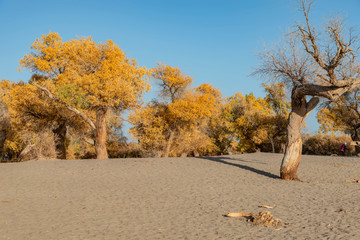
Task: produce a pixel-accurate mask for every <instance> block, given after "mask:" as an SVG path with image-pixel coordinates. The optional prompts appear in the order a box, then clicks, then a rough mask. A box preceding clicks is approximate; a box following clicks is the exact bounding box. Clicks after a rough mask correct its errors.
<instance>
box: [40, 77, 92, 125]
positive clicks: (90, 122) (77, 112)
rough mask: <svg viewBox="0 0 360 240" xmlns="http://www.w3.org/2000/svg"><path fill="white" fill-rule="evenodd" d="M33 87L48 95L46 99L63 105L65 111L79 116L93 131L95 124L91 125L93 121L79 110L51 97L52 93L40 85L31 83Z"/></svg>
mask: <svg viewBox="0 0 360 240" xmlns="http://www.w3.org/2000/svg"><path fill="white" fill-rule="evenodd" d="M33 85H34V86H35V87H37V88H39V89H40V90H41V91H43V92H44V93H46V94H47V95H48V97H49V98H50V99H52V100H54V101H55V102H58V103H60V104H63V105H64V106H65V107H66V108H67V109H69V110H70V111H72V112H73V113H75V114H76V115H78V116H80V117H81V118H82V119H83V120H84V121H85V122H86V123H87V124H89V126H90V127H91V128H92V129H93V130H95V129H96V127H95V124H94V123H93V121H91V119H90V118H88V117H87V116H86V115H85V114H84V113H82V112H80V111H79V110H77V109H76V108H73V107H71V106H70V105H69V104H67V103H65V102H63V101H62V100H61V99H59V98H57V97H55V96H54V95H52V93H51V92H50V91H49V90H48V89H47V88H45V87H42V86H40V85H38V84H37V83H35V82H34V83H33Z"/></svg>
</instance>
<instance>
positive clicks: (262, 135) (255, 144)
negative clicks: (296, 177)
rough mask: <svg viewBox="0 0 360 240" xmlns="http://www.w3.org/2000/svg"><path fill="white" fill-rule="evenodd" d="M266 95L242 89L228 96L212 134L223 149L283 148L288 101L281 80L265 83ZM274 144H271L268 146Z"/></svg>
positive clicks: (273, 150) (245, 150) (250, 150)
mask: <svg viewBox="0 0 360 240" xmlns="http://www.w3.org/2000/svg"><path fill="white" fill-rule="evenodd" d="M263 86H264V88H265V91H266V92H267V95H266V97H265V98H264V99H263V98H260V97H258V98H256V97H255V96H254V95H253V94H252V93H250V94H247V95H245V96H243V95H242V94H240V93H237V94H235V95H234V96H232V97H230V98H228V99H227V101H226V102H225V103H224V105H223V107H222V110H221V114H220V115H219V117H217V118H215V119H216V120H215V121H214V122H213V123H212V125H211V127H212V133H213V134H214V135H213V137H214V138H215V139H216V144H217V145H218V146H219V148H220V149H221V151H222V152H229V151H240V152H254V151H256V150H258V149H260V150H261V151H272V152H275V151H277V152H280V151H282V145H283V144H284V143H285V136H286V122H287V117H288V112H289V111H288V108H289V105H290V104H289V103H288V102H287V101H286V98H285V89H284V85H283V84H281V83H276V84H274V83H272V84H269V85H267V84H263ZM269 146H271V148H269Z"/></svg>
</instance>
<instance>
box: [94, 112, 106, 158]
mask: <svg viewBox="0 0 360 240" xmlns="http://www.w3.org/2000/svg"><path fill="white" fill-rule="evenodd" d="M106 113H107V109H106V108H99V109H98V110H96V123H95V126H96V128H95V131H96V136H95V151H96V158H97V159H108V153H107V150H106Z"/></svg>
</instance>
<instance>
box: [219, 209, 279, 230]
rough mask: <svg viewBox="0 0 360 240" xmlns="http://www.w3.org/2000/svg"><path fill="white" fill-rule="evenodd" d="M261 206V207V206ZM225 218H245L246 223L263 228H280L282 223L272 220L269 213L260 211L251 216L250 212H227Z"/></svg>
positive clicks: (275, 219)
mask: <svg viewBox="0 0 360 240" xmlns="http://www.w3.org/2000/svg"><path fill="white" fill-rule="evenodd" d="M262 206H263V205H262ZM226 216H227V217H247V218H248V220H247V222H250V223H252V224H253V225H257V226H260V225H261V226H265V227H276V226H281V225H282V224H283V222H282V221H281V219H278V218H274V217H273V215H272V214H271V212H270V211H262V212H259V213H258V214H257V215H253V214H252V213H250V212H232V213H231V212H229V213H228V214H226Z"/></svg>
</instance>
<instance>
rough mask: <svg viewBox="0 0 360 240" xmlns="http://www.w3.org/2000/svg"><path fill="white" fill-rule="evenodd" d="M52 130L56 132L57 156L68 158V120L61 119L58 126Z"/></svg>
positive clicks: (58, 157)
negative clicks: (66, 144) (66, 140)
mask: <svg viewBox="0 0 360 240" xmlns="http://www.w3.org/2000/svg"><path fill="white" fill-rule="evenodd" d="M52 131H53V133H54V142H55V151H56V158H57V159H66V148H65V138H66V122H65V121H59V122H58V126H57V127H56V128H54V129H53V130H52Z"/></svg>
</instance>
